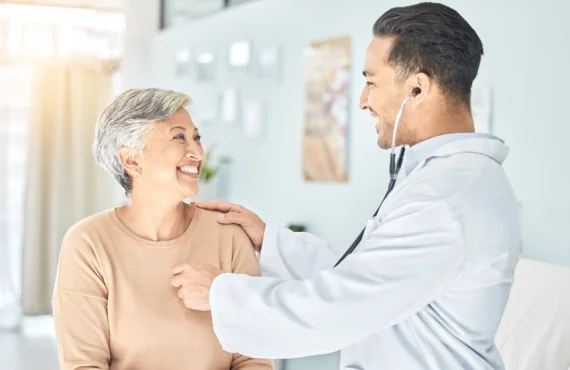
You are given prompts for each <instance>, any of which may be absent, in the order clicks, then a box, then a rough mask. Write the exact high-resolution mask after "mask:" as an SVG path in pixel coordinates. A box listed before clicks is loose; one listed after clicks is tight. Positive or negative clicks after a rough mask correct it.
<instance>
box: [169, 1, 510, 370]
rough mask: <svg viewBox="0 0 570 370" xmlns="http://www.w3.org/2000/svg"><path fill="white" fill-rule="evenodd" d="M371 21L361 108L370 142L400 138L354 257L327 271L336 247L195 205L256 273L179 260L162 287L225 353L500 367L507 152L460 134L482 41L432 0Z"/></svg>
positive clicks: (371, 367) (227, 209)
mask: <svg viewBox="0 0 570 370" xmlns="http://www.w3.org/2000/svg"><path fill="white" fill-rule="evenodd" d="M373 32H374V37H373V39H372V41H371V42H370V45H369V47H368V50H367V52H366V59H365V64H364V76H365V77H366V85H365V86H364V89H363V91H362V96H361V99H360V107H361V108H362V109H366V110H369V111H370V113H371V115H372V117H373V119H374V120H375V121H376V130H377V132H378V144H379V146H380V147H381V148H383V149H386V148H393V145H394V144H395V146H401V147H404V148H405V147H409V148H408V150H407V151H406V153H405V157H406V161H405V165H404V167H403V172H404V173H405V178H404V179H403V180H402V181H400V182H399V183H398V184H397V185H396V186H395V187H394V188H393V190H392V192H391V193H390V194H389V195H388V196H387V197H386V199H385V201H384V202H383V204H382V206H381V207H380V210H379V212H378V213H377V215H375V216H374V217H372V218H370V219H369V220H368V221H367V223H366V227H365V229H364V232H363V234H362V235H361V237H360V238H358V239H357V241H356V243H355V244H356V245H357V247H356V248H355V249H354V251H353V253H349V254H347V255H345V256H344V257H345V258H344V259H343V260H342V261H341V262H340V263H339V264H338V266H336V267H333V266H335V264H336V263H337V262H338V260H339V257H341V256H340V255H337V253H335V252H334V251H332V250H331V249H330V248H329V246H328V245H327V243H326V242H325V241H324V240H321V239H319V238H317V237H315V236H312V235H310V234H306V233H293V232H291V231H289V230H286V229H280V228H277V227H275V226H272V225H266V224H265V223H264V222H263V221H262V220H261V219H260V218H259V217H258V216H257V215H255V214H254V213H252V212H251V211H249V210H247V209H245V208H243V207H241V206H238V205H233V204H228V203H222V202H213V203H203V204H198V206H199V207H203V208H209V209H216V210H219V211H222V212H224V213H225V214H223V215H221V217H222V218H221V220H220V222H221V223H224V224H232V223H233V224H237V225H240V226H241V227H242V228H243V229H244V230H245V232H246V233H247V234H248V236H249V237H250V239H251V241H252V243H253V245H254V248H255V249H256V250H257V251H259V252H260V264H261V266H262V271H264V272H265V275H266V276H264V277H251V276H246V275H239V274H229V273H221V272H220V271H219V270H218V269H216V268H214V267H211V266H204V265H192V264H185V265H180V266H175V267H174V268H173V270H172V274H173V278H172V284H173V285H174V287H176V288H178V294H179V296H180V297H181V299H182V300H183V302H184V304H185V305H186V307H188V308H190V309H196V310H204V311H208V310H211V315H212V320H213V325H214V330H215V333H216V335H217V337H218V339H219V341H220V343H221V345H222V346H223V348H224V349H225V350H227V351H229V352H238V353H241V354H243V355H247V356H253V357H261V358H278V359H284V358H293V357H304V356H311V355H318V354H324V353H330V352H333V351H337V350H341V364H340V368H341V369H352V370H356V369H361V370H362V369H365V370H376V369H378V370H387V369H397V370H414V369H444V370H456V369H476V370H483V369H503V368H504V365H503V362H502V360H501V356H500V354H499V352H498V350H497V348H496V346H495V345H494V336H495V333H496V331H497V327H498V325H499V322H500V321H501V317H502V314H503V311H504V309H505V305H506V303H507V300H508V297H509V291H510V288H511V285H512V283H513V274H514V270H515V266H516V264H517V261H518V259H519V252H520V246H521V238H520V230H519V223H518V216H517V210H518V207H517V201H516V199H515V196H514V194H513V190H512V189H511V186H510V185H509V181H508V180H507V177H506V176H505V173H504V171H503V168H502V167H501V164H502V163H503V161H504V160H505V157H506V156H507V153H508V148H507V146H506V145H505V144H504V143H503V142H502V141H501V140H499V139H498V138H496V137H493V136H489V135H483V134H476V133H474V127H473V118H472V114H471V110H470V96H471V86H472V82H473V80H474V79H475V76H476V75H477V71H478V68H479V63H480V60H481V56H482V54H483V46H482V43H481V40H480V39H479V37H478V36H477V34H476V33H475V31H474V30H473V29H472V28H471V27H470V26H469V24H468V23H467V22H466V21H465V19H463V18H462V17H461V16H460V15H459V14H458V13H457V12H456V11H454V10H453V9H450V8H449V7H447V6H444V5H441V4H434V3H422V4H417V5H413V6H407V7H400V8H394V9H390V10H388V11H387V12H386V13H385V14H384V15H382V16H381V17H380V18H379V19H378V20H377V21H376V23H375V24H374V28H373ZM398 123H399V125H398ZM396 126H398V127H396ZM394 136H395V143H392V139H393V137H394ZM398 152H399V151H397V152H396V153H398ZM392 159H393V166H392V167H391V175H392V176H393V178H395V176H397V169H398V167H399V166H398V164H399V162H400V160H399V158H396V157H395V156H392ZM400 164H401V162H400ZM392 185H393V183H392V184H391V186H390V187H392ZM378 195H379V198H380V196H381V194H380V190H379V193H378ZM379 200H380V199H379ZM347 216H349V215H347ZM339 226H340V225H339ZM267 275H270V276H274V277H269V276H267Z"/></svg>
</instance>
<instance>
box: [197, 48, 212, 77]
mask: <svg viewBox="0 0 570 370" xmlns="http://www.w3.org/2000/svg"><path fill="white" fill-rule="evenodd" d="M215 77H216V55H215V54H214V53H213V52H199V53H197V54H196V55H195V56H194V78H195V79H196V81H198V82H211V81H213V80H214V79H215Z"/></svg>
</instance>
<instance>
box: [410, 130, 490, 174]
mask: <svg viewBox="0 0 570 370" xmlns="http://www.w3.org/2000/svg"><path fill="white" fill-rule="evenodd" d="M464 139H496V140H500V139H499V138H497V137H495V136H493V135H489V134H485V133H474V132H471V133H457V134H445V135H440V136H436V137H433V138H431V139H427V140H424V141H422V142H421V143H418V144H416V145H414V146H411V147H409V148H408V149H407V150H406V155H405V157H404V159H405V161H406V162H405V167H404V170H405V171H406V176H407V175H409V174H410V172H412V171H413V170H414V168H416V166H417V165H418V164H419V163H420V162H422V161H423V160H425V159H427V158H428V157H429V156H430V155H431V154H433V152H435V151H436V150H437V149H439V148H441V147H442V146H444V145H446V144H449V143H452V142H455V141H459V140H464Z"/></svg>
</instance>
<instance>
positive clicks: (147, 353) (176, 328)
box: [52, 89, 272, 370]
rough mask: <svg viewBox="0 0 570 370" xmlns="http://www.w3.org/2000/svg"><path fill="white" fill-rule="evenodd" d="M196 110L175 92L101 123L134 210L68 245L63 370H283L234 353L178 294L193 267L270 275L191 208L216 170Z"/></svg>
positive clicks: (131, 105) (110, 159) (98, 151)
mask: <svg viewBox="0 0 570 370" xmlns="http://www.w3.org/2000/svg"><path fill="white" fill-rule="evenodd" d="M188 104H190V98H189V97H188V96H186V95H184V94H181V93H177V92H173V91H165V90H159V89H145V90H129V91H127V92H125V93H123V94H122V95H120V96H119V97H117V98H116V99H115V100H114V101H113V102H111V103H110V105H109V106H107V107H106V108H105V109H104V111H103V112H102V114H101V116H100V117H99V120H98V122H97V126H96V132H95V141H94V145H93V150H94V154H95V158H96V160H97V162H98V163H99V164H100V165H101V166H103V167H104V168H105V169H106V170H107V171H109V172H110V173H111V174H112V175H113V177H114V178H115V179H116V180H117V181H118V182H119V183H120V184H121V186H122V187H123V188H124V189H125V192H126V193H127V196H129V198H130V199H129V203H128V205H125V206H122V207H118V208H115V209H111V210H107V211H105V212H102V213H99V214H96V215H93V216H90V217H87V218H86V219H84V220H82V221H80V222H79V223H77V224H76V225H74V226H73V227H72V228H71V229H70V230H69V231H68V232H67V233H66V235H65V238H64V240H63V243H62V248H61V253H60V260H59V266H58V277H57V281H56V284H55V289H54V295H53V300H52V303H53V312H54V320H55V328H56V336H57V345H58V352H59V360H60V366H61V368H62V369H66V370H67V369H69V370H71V369H117V370H119V369H125V370H127V369H129V370H134V369H136V370H145V369H148V370H151V369H152V370H157V369H168V370H183V369H187V370H210V369H211V370H222V369H256V370H262V369H271V368H272V362H271V361H268V360H261V359H252V358H248V357H245V356H241V355H239V354H231V353H227V352H224V351H223V350H222V348H221V345H220V343H219V342H218V340H217V338H216V336H215V334H214V331H213V327H212V319H211V316H210V314H209V313H204V312H197V311H192V310H189V309H187V308H185V307H184V304H183V302H182V301H181V300H180V299H179V298H178V297H177V290H176V288H174V287H173V286H172V285H171V277H172V273H171V270H172V268H173V266H176V265H178V264H180V263H185V262H197V263H204V264H208V265H214V266H217V267H219V268H220V269H221V270H223V271H225V272H238V273H244V274H250V275H254V274H255V275H257V274H259V269H258V265H257V261H256V258H255V254H254V251H253V249H252V246H251V244H250V241H249V239H248V238H247V236H246V235H245V233H244V232H243V231H242V230H241V229H240V228H239V227H232V226H222V225H220V224H219V223H218V222H217V221H216V214H215V213H213V212H210V211H205V210H200V209H198V208H195V207H193V206H192V205H188V204H186V203H185V202H184V199H186V198H189V197H193V196H195V195H196V194H197V193H198V186H199V182H198V180H199V177H200V171H201V168H202V165H203V159H204V151H203V149H202V145H201V143H200V134H199V132H198V129H197V128H196V126H195V125H194V123H193V122H192V119H191V118H190V115H189V114H188V112H187V111H186V110H185V107H186V106H187V105H188ZM86 196H89V195H88V194H86Z"/></svg>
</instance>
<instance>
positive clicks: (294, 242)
mask: <svg viewBox="0 0 570 370" xmlns="http://www.w3.org/2000/svg"><path fill="white" fill-rule="evenodd" d="M336 257H337V255H336V253H334V251H333V250H332V249H331V248H330V246H329V244H328V243H327V241H326V240H324V239H321V238H319V237H317V236H314V235H312V234H309V233H299V232H293V231H292V230H289V229H285V228H279V227H276V226H274V225H270V224H268V225H267V226H266V227H265V233H264V236H263V245H262V246H261V253H260V255H259V265H260V268H261V273H262V275H263V276H272V277H279V278H283V279H294V280H297V279H303V278H306V277H309V276H312V275H314V274H315V273H317V272H318V271H320V270H323V269H326V268H330V267H332V266H334V264H335V262H336Z"/></svg>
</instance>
